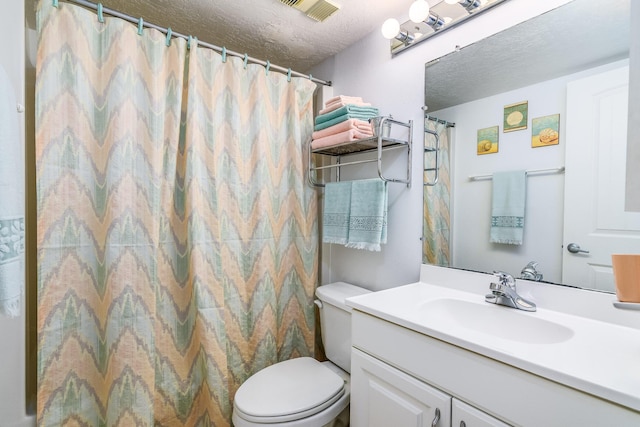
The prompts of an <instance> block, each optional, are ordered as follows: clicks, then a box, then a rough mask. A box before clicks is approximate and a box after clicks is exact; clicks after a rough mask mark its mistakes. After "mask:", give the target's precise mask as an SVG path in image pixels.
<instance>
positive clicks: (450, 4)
mask: <svg viewBox="0 0 640 427" xmlns="http://www.w3.org/2000/svg"><path fill="white" fill-rule="evenodd" d="M505 1H507V0H429V2H430V3H431V5H430V4H429V2H428V1H427V0H415V1H414V2H413V3H412V4H411V6H410V8H409V19H410V20H409V21H407V22H405V23H404V24H400V23H399V22H398V21H397V20H396V19H394V18H390V19H387V20H386V21H385V22H384V24H383V25H382V35H383V36H384V37H385V38H387V39H388V40H390V43H391V53H392V54H396V53H399V52H401V51H403V50H405V49H407V48H409V47H411V46H414V45H416V44H417V43H419V42H422V41H424V40H426V39H428V38H429V37H431V36H433V35H435V34H438V33H441V32H442V31H445V30H447V29H448V28H451V27H453V26H455V25H458V24H460V23H461V22H463V21H465V20H466V19H469V18H471V17H473V16H476V15H478V14H480V13H481V12H483V11H485V10H488V9H490V8H491V7H493V6H496V5H498V4H500V3H503V2H505Z"/></svg>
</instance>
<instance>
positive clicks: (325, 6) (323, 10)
mask: <svg viewBox="0 0 640 427" xmlns="http://www.w3.org/2000/svg"><path fill="white" fill-rule="evenodd" d="M281 1H282V0H281ZM338 10H340V6H339V5H337V4H335V3H332V2H330V1H329V0H319V1H318V2H316V3H315V4H314V5H313V6H311V7H310V8H309V9H308V10H307V11H306V14H307V16H308V17H309V18H311V19H315V20H316V21H319V22H322V21H324V20H325V19H327V18H328V17H330V16H331V15H333V14H334V13H336V12H337V11H338Z"/></svg>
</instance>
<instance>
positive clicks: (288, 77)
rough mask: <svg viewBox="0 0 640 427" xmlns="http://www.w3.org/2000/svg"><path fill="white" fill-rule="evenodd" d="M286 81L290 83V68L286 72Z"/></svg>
mask: <svg viewBox="0 0 640 427" xmlns="http://www.w3.org/2000/svg"><path fill="white" fill-rule="evenodd" d="M287 81H288V82H290V81H291V68H289V69H288V70H287Z"/></svg>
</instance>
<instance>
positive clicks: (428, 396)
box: [350, 348, 451, 427]
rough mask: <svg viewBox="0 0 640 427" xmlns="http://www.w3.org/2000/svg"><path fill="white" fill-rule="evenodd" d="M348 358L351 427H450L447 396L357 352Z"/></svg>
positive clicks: (354, 350) (449, 410) (449, 402)
mask: <svg viewBox="0 0 640 427" xmlns="http://www.w3.org/2000/svg"><path fill="white" fill-rule="evenodd" d="M351 355H352V357H351V423H350V425H351V426H352V427H395V426H398V427H400V426H402V427H430V426H449V425H450V423H451V418H450V417H451V396H449V395H448V394H445V393H443V392H441V391H439V390H437V389H435V388H433V387H431V386H429V385H427V384H425V383H423V382H421V381H418V380H417V379H415V378H413V377H411V376H409V375H407V374H405V373H404V372H402V371H399V370H398V369H396V368H393V367H391V366H389V365H387V364H386V363H384V362H381V361H379V360H378V359H375V358H373V357H371V356H369V355H367V354H366V353H363V352H361V351H360V350H357V349H355V348H354V349H352V353H351Z"/></svg>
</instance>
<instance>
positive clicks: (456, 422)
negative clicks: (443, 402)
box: [451, 397, 509, 427]
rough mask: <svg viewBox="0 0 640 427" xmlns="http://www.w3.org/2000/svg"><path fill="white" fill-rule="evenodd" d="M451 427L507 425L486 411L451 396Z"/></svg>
mask: <svg viewBox="0 0 640 427" xmlns="http://www.w3.org/2000/svg"><path fill="white" fill-rule="evenodd" d="M451 426H452V427H509V424H505V423H503V422H502V421H500V420H498V419H497V418H494V417H492V416H491V415H489V414H487V413H486V412H482V411H481V410H479V409H477V408H474V407H473V406H471V405H468V404H466V403H464V402H463V401H461V400H458V399H456V398H455V397H453V398H451Z"/></svg>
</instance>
